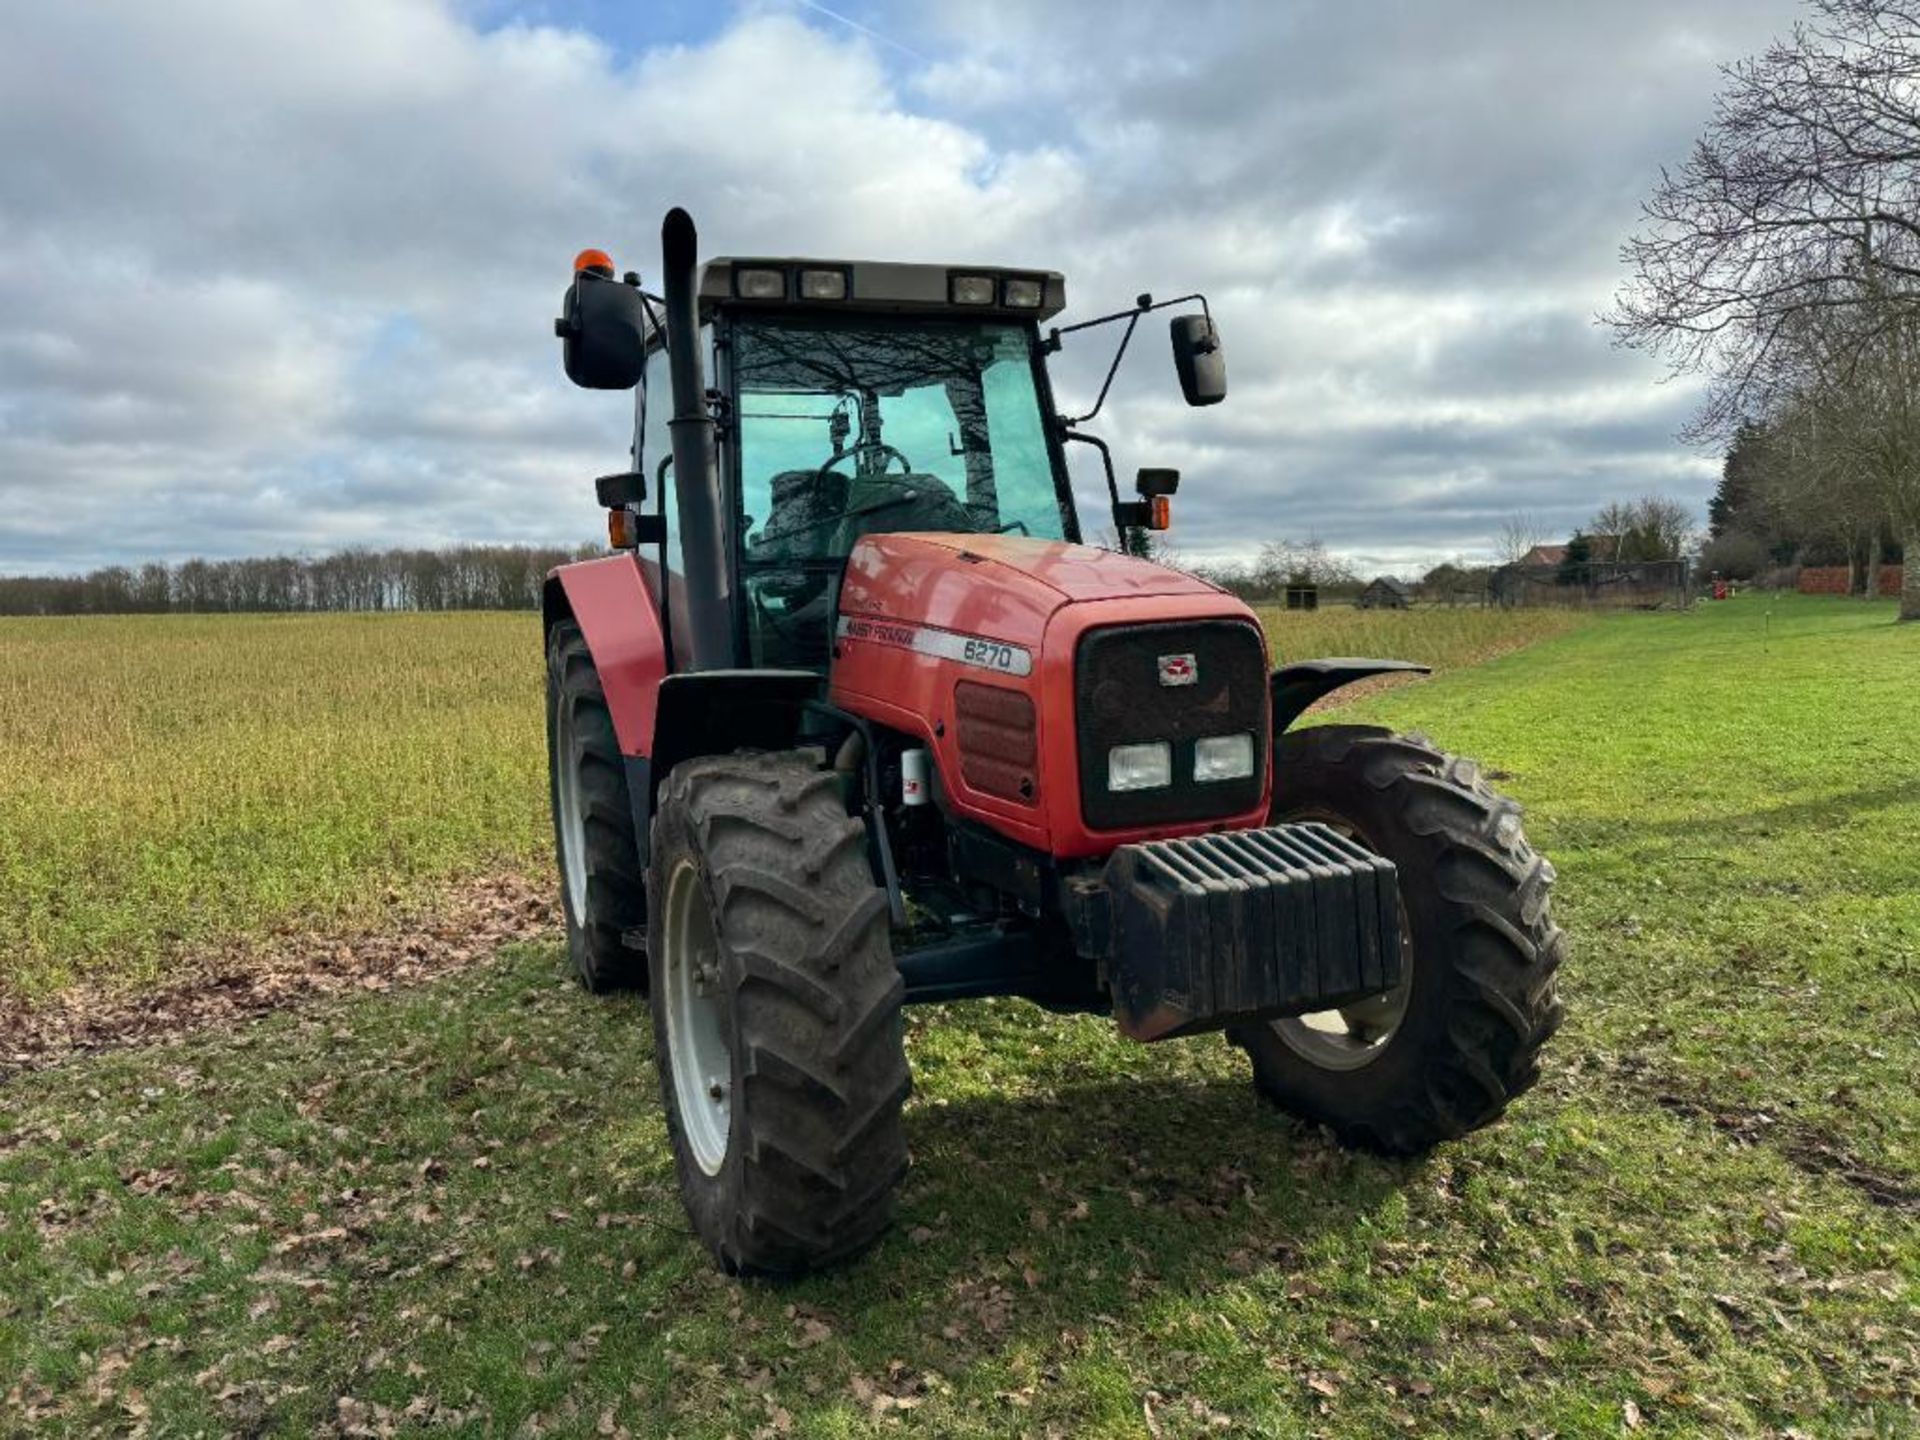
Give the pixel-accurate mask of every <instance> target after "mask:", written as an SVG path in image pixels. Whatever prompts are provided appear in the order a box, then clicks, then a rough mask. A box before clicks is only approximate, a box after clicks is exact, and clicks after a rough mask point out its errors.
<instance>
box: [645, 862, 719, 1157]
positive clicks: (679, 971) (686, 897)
mask: <svg viewBox="0 0 1920 1440" xmlns="http://www.w3.org/2000/svg"><path fill="white" fill-rule="evenodd" d="M665 920H666V924H665V925H663V926H662V927H661V938H662V940H663V941H664V943H665V946H666V953H665V954H663V955H662V956H661V957H660V970H661V980H662V984H663V988H664V989H665V991H666V994H665V995H664V996H663V997H662V1001H661V1003H663V1004H664V1006H665V1010H666V1021H667V1059H668V1065H669V1066H670V1067H671V1071H672V1074H673V1093H674V1098H675V1100H676V1101H677V1102H678V1105H679V1110H680V1130H681V1133H682V1134H683V1135H685V1136H686V1140H687V1148H688V1149H689V1150H691V1151H692V1152H693V1159H694V1163H695V1164H697V1165H698V1166H699V1167H700V1168H701V1170H702V1171H704V1172H705V1173H706V1174H708V1175H717V1174H719V1173H720V1165H721V1162H722V1161H724V1160H725V1159H726V1158H727V1135H728V1133H729V1132H730V1131H731V1130H732V1128H733V1093H732V1085H733V1055H732V1051H731V1050H730V1049H729V1048H728V1045H727V1007H726V1004H725V1002H724V1001H723V1000H722V999H721V995H720V943H719V940H718V938H717V937H716V936H715V935H714V930H713V916H712V913H711V912H710V911H709V910H708V908H707V902H706V895H705V893H704V891H703V889H702V887H701V884H700V872H699V871H698V870H697V869H696V868H695V867H694V864H693V862H692V861H690V860H683V861H681V862H680V864H679V865H678V866H677V867H676V868H675V870H674V872H673V876H672V878H671V879H670V880H669V881H668V882H667V906H666V916H665Z"/></svg>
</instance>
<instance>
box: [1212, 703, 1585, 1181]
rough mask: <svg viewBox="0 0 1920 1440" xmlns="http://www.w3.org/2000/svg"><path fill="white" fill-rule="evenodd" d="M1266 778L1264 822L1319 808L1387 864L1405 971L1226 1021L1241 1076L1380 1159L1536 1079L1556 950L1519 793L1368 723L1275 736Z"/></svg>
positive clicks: (1542, 875)
mask: <svg viewBox="0 0 1920 1440" xmlns="http://www.w3.org/2000/svg"><path fill="white" fill-rule="evenodd" d="M1273 776H1274V785H1273V808H1272V816H1271V819H1272V822H1273V823H1275V824H1279V823H1281V822H1283V821H1289V820H1320V821H1323V822H1325V823H1327V824H1329V825H1331V826H1333V827H1334V828H1335V829H1337V830H1340V831H1342V832H1344V833H1346V834H1348V835H1351V836H1352V837H1353V838H1354V839H1356V840H1358V841H1360V842H1361V843H1362V844H1364V845H1366V846H1368V847H1369V848H1370V849H1372V850H1374V851H1376V852H1378V853H1379V854H1381V855H1384V856H1385V857H1386V858H1387V859H1389V860H1391V861H1392V862H1393V863H1394V866H1395V867H1396V868H1397V870H1398V871H1399V882H1400V902H1401V925H1402V932H1403V933H1402V943H1403V947H1404V948H1403V951H1402V954H1403V974H1404V976H1405V979H1404V981H1403V983H1402V985H1400V986H1398V987H1396V988H1395V989H1394V990H1393V991H1390V992H1389V993H1388V994H1387V995H1385V996H1381V997H1378V998H1376V999H1371V1000H1365V1001H1362V1002H1360V1003H1358V1004H1356V1005H1352V1006H1348V1007H1346V1008H1345V1009H1343V1010H1340V1011H1329V1012H1326V1013H1325V1014H1324V1015H1317V1016H1302V1017H1299V1018H1290V1019H1285V1020H1276V1021H1272V1022H1269V1023H1266V1024H1261V1025H1250V1026H1242V1027H1238V1028H1236V1029H1234V1030H1231V1031H1229V1032H1228V1038H1229V1039H1230V1040H1232V1041H1233V1043H1235V1044H1236V1045H1239V1046H1240V1047H1241V1048H1243V1049H1244V1050H1246V1052H1247V1054H1248V1056H1249V1057H1250V1058H1251V1059H1252V1061H1253V1076H1254V1083H1255V1085H1256V1086H1257V1087H1258V1089H1259V1090H1260V1092H1261V1093H1262V1094H1263V1095H1265V1096H1267V1097H1268V1098H1269V1099H1270V1100H1272V1101H1273V1102H1274V1103H1275V1104H1277V1105H1279V1106H1280V1107H1281V1108H1282V1109H1284V1110H1286V1111H1288V1112H1290V1113H1291V1114H1294V1115H1297V1116H1299V1117H1301V1118H1302V1119H1305V1120H1309V1121H1313V1122H1317V1123H1319V1124H1322V1125H1326V1126H1327V1127H1329V1128H1330V1129H1331V1130H1332V1131H1333V1132H1334V1133H1335V1134H1336V1135H1337V1136H1338V1137H1339V1138H1340V1139H1341V1140H1342V1141H1343V1142H1345V1143H1347V1144H1351V1145H1357V1146H1360V1147H1363V1148H1366V1149H1370V1150H1376V1151H1380V1152H1382V1153H1385V1154H1394V1155H1410V1154H1418V1153H1420V1152H1422V1151H1424V1150H1427V1149H1430V1148H1431V1147H1432V1146H1434V1145H1436V1144H1438V1143H1439V1142H1441V1141H1442V1140H1450V1139H1454V1138H1456V1137H1458V1136H1461V1135H1464V1134H1466V1133H1467V1132H1468V1131H1470V1130H1476V1129H1478V1128H1480V1127H1481V1126H1483V1125H1486V1124H1489V1123H1491V1122H1492V1121H1494V1120H1496V1119H1498V1118H1499V1116H1500V1115H1501V1113H1502V1112H1503V1111H1505V1109H1506V1108H1507V1106H1508V1104H1509V1103H1510V1102H1511V1101H1512V1100H1513V1099H1514V1098H1515V1097H1516V1096H1518V1095H1520V1094H1521V1093H1522V1092H1523V1091H1525V1090H1526V1089H1527V1088H1528V1087H1529V1086H1531V1085H1532V1084H1533V1082H1534V1081H1535V1080H1537V1079H1538V1078H1539V1074H1540V1072H1539V1066H1538V1056H1539V1052H1540V1047H1541V1046H1542V1045H1544V1044H1545V1043H1546V1041H1547V1039H1548V1037H1550V1036H1551V1035H1552V1034H1553V1032H1554V1031H1555V1029H1557V1028H1558V1026H1559V1024H1560V1002H1559V999H1558V997H1557V995H1556V994H1555V990H1554V972H1555V971H1556V970H1557V969H1558V967H1559V965H1560V961H1561V957H1562V955H1563V953H1564V950H1565V944H1564V940H1563V938H1562V935H1561V931H1560V928H1559V927H1558V926H1557V925H1555V924H1554V923H1553V920H1552V917H1551V916H1550V915H1549V914H1548V910H1547V900H1548V892H1549V890H1550V889H1551V888H1552V885H1553V879H1554V874H1553V866H1552V865H1551V864H1550V863H1549V862H1548V861H1547V860H1546V859H1545V858H1544V857H1543V856H1541V855H1538V854H1536V853H1535V852H1534V850H1533V848H1532V847H1531V846H1530V845H1528V843H1527V840H1526V837H1525V835H1524V834H1522V833H1521V828H1520V807H1519V805H1518V804H1517V803H1516V802H1514V801H1512V800H1509V799H1507V798H1506V797H1504V796H1502V795H1500V794H1499V793H1498V792H1496V791H1495V790H1493V789H1492V788H1491V787H1490V786H1489V785H1488V784H1487V783H1486V781H1485V780H1484V779H1482V778H1481V775H1480V771H1479V767H1478V766H1476V765H1475V764H1474V762H1473V761H1471V760H1464V759H1461V758H1459V757H1457V756H1453V755H1447V754H1443V753H1442V752H1441V751H1439V750H1437V749H1435V748H1434V747H1433V746H1431V745H1429V744H1428V743H1426V741H1424V740H1423V739H1421V738H1419V737H1417V736H1402V735H1396V734H1394V733H1393V732H1392V731H1389V730H1382V729H1378V728H1376V727H1373V726H1364V725H1326V726H1317V727H1312V728H1309V729H1305V730H1298V731H1293V732H1290V733H1289V734H1286V735H1284V736H1282V737H1281V739H1280V740H1279V742H1278V743H1277V744H1276V746H1275V749H1274V767H1273Z"/></svg>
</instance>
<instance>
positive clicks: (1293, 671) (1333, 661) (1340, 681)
mask: <svg viewBox="0 0 1920 1440" xmlns="http://www.w3.org/2000/svg"><path fill="white" fill-rule="evenodd" d="M1432 673H1433V667H1432V666H1431V665H1419V664H1415V663H1414V662H1413V661H1411V660H1364V659H1361V658H1359V657H1357V656H1353V655H1333V656H1329V657H1327V658H1326V659H1324V660H1301V661H1299V662H1298V663H1296V664H1293V665H1282V666H1281V667H1280V668H1279V669H1278V670H1276V671H1274V672H1273V679H1272V680H1271V681H1270V682H1269V684H1270V685H1271V687H1272V691H1273V733H1274V735H1275V737H1276V738H1277V737H1279V736H1280V735H1283V734H1284V733H1286V731H1287V729H1288V728H1289V727H1290V726H1291V725H1292V724H1293V722H1294V721H1296V720H1298V719H1299V718H1300V717H1301V716H1302V715H1304V714H1305V713H1306V711H1307V707H1308V706H1309V705H1311V704H1313V702H1314V701H1316V700H1318V699H1319V698H1320V697H1321V696H1322V695H1330V694H1332V693H1333V692H1334V691H1335V690H1338V689H1339V688H1340V687H1341V686H1343V685H1351V684H1352V683H1353V682H1354V681H1356V680H1365V679H1367V678H1368V677H1370V676H1373V675H1397V674H1403V675H1431V674H1432Z"/></svg>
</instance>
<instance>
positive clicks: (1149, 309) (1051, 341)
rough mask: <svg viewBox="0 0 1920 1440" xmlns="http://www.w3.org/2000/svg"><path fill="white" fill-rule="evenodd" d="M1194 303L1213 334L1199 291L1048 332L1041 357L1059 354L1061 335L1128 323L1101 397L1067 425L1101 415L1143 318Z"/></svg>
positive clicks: (1147, 298)
mask: <svg viewBox="0 0 1920 1440" xmlns="http://www.w3.org/2000/svg"><path fill="white" fill-rule="evenodd" d="M1194 300H1198V301H1199V302H1200V313H1201V314H1202V315H1204V316H1206V317H1207V329H1208V330H1209V331H1212V329H1213V311H1211V310H1209V309H1208V308H1207V297H1206V296H1205V295H1202V294H1201V293H1200V292H1199V291H1198V290H1196V291H1194V292H1193V293H1192V294H1191V295H1177V296H1175V297H1174V298H1173V299H1171V300H1155V299H1154V298H1153V296H1151V295H1142V296H1140V297H1139V298H1137V299H1136V300H1135V301H1134V302H1133V307H1132V308H1131V309H1129V310H1116V311H1114V312H1113V313H1112V314H1111V315H1101V316H1099V317H1097V318H1096V319H1092V320H1082V321H1081V322H1080V323H1079V324H1077V325H1061V326H1056V327H1055V328H1054V329H1051V330H1049V331H1047V338H1046V339H1045V340H1043V341H1041V342H1040V353H1041V354H1042V355H1051V354H1053V353H1054V352H1055V351H1056V350H1058V349H1059V348H1060V337H1061V336H1063V335H1071V334H1073V332H1074V331H1076V330H1091V329H1093V328H1094V327H1095V326H1097V325H1111V324H1112V323H1113V322H1114V321H1116V320H1124V321H1126V322H1127V328H1126V332H1125V333H1124V334H1123V335H1121V337H1120V345H1119V348H1117V349H1116V350H1115V351H1114V352H1113V363H1112V364H1111V365H1109V366H1107V378H1106V380H1105V381H1103V382H1102V383H1101V386H1100V395H1099V398H1098V399H1096V400H1095V401H1094V402H1093V409H1091V410H1089V411H1088V412H1087V413H1086V414H1084V415H1080V416H1077V417H1075V418H1074V419H1072V420H1069V421H1067V422H1066V423H1067V424H1069V425H1084V424H1086V422H1087V421H1089V420H1091V419H1093V418H1094V417H1095V416H1096V415H1098V414H1099V413H1100V407H1101V406H1102V405H1105V404H1106V403H1107V391H1108V390H1110V389H1112V388H1113V377H1114V376H1115V375H1117V374H1118V373H1119V372H1120V361H1121V359H1122V358H1123V357H1124V356H1125V355H1126V353H1127V342H1128V341H1130V340H1132V339H1133V331H1134V327H1135V326H1137V325H1139V323H1140V317H1141V316H1142V315H1151V314H1152V313H1153V312H1154V311H1155V310H1166V309H1169V308H1171V307H1172V306H1175V305H1185V304H1188V303H1189V302H1191V301H1194ZM1074 438H1075V439H1080V438H1082V437H1080V436H1075V437H1074ZM1107 469H1108V471H1109V475H1108V480H1109V482H1111V480H1112V475H1111V471H1112V469H1113V466H1112V462H1108V466H1107ZM1113 503H1114V504H1116V505H1118V504H1119V503H1120V496H1119V491H1118V489H1117V487H1114V501H1113Z"/></svg>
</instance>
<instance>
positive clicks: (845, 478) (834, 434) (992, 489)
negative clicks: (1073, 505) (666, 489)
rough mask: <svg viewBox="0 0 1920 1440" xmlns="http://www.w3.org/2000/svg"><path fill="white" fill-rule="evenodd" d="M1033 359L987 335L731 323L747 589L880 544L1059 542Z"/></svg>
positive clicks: (837, 319)
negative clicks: (918, 535)
mask: <svg viewBox="0 0 1920 1440" xmlns="http://www.w3.org/2000/svg"><path fill="white" fill-rule="evenodd" d="M1032 343H1033V342H1032V338H1031V332H1030V331H1029V330H1028V328H1027V327H1025V326H1021V325H1014V324H1004V323H992V322H981V321H964V320H945V319H937V318H936V319H929V318H922V317H914V318H904V317H903V318H899V319H894V318H890V317H885V316H844V317H841V316H827V317H822V316H818V315H808V316H806V317H805V318H804V319H802V318H799V317H794V318H789V319H775V318H767V317H746V318H742V319H741V320H739V321H738V322H736V324H735V326H734V328H733V334H732V346H731V365H732V374H733V381H734V392H735V400H736V410H735V415H736V419H737V421H738V432H737V433H738V436H739V447H740V452H739V453H740V508H741V514H742V518H741V530H740V534H741V536H742V561H743V570H744V572H745V575H746V577H747V579H748V583H749V585H750V586H751V585H752V577H753V576H754V575H755V573H756V572H760V573H761V574H763V575H764V574H766V572H767V571H768V570H769V569H770V568H778V569H782V570H789V571H790V570H793V569H796V568H805V569H812V570H817V569H818V568H819V567H818V562H821V561H835V560H839V559H841V558H843V557H844V556H845V555H846V554H847V552H848V551H849V550H851V549H852V548H853V544H854V542H855V541H856V540H858V539H859V538H860V537H861V536H862V535H869V534H874V533H877V532H880V531H896V530H935V531H959V532H964V533H969V534H1002V533H1004V534H1015V535H1033V536H1039V537H1042V538H1045V539H1052V540H1060V539H1065V538H1066V536H1067V523H1068V522H1067V518H1066V516H1065V514H1064V513H1063V511H1062V507H1061V499H1060V492H1059V490H1058V489H1057V488H1056V486H1055V483H1054V471H1053V460H1052V456H1051V454H1050V453H1049V449H1048V445H1047V435H1046V429H1045V421H1044V418H1043V416H1042V411H1041V405H1040V397H1039V394H1038V392H1037V390H1036V388H1035V383H1034V365H1033V358H1032ZM761 588H765V587H764V586H763V587H761ZM773 588H774V589H778V588H779V586H777V585H776V586H774V587H773ZM789 588H792V586H791V583H789ZM802 588H805V587H802ZM766 598H767V599H768V600H769V601H771V600H773V599H774V597H773V596H772V595H771V594H769V595H768V596H767V597H766Z"/></svg>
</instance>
